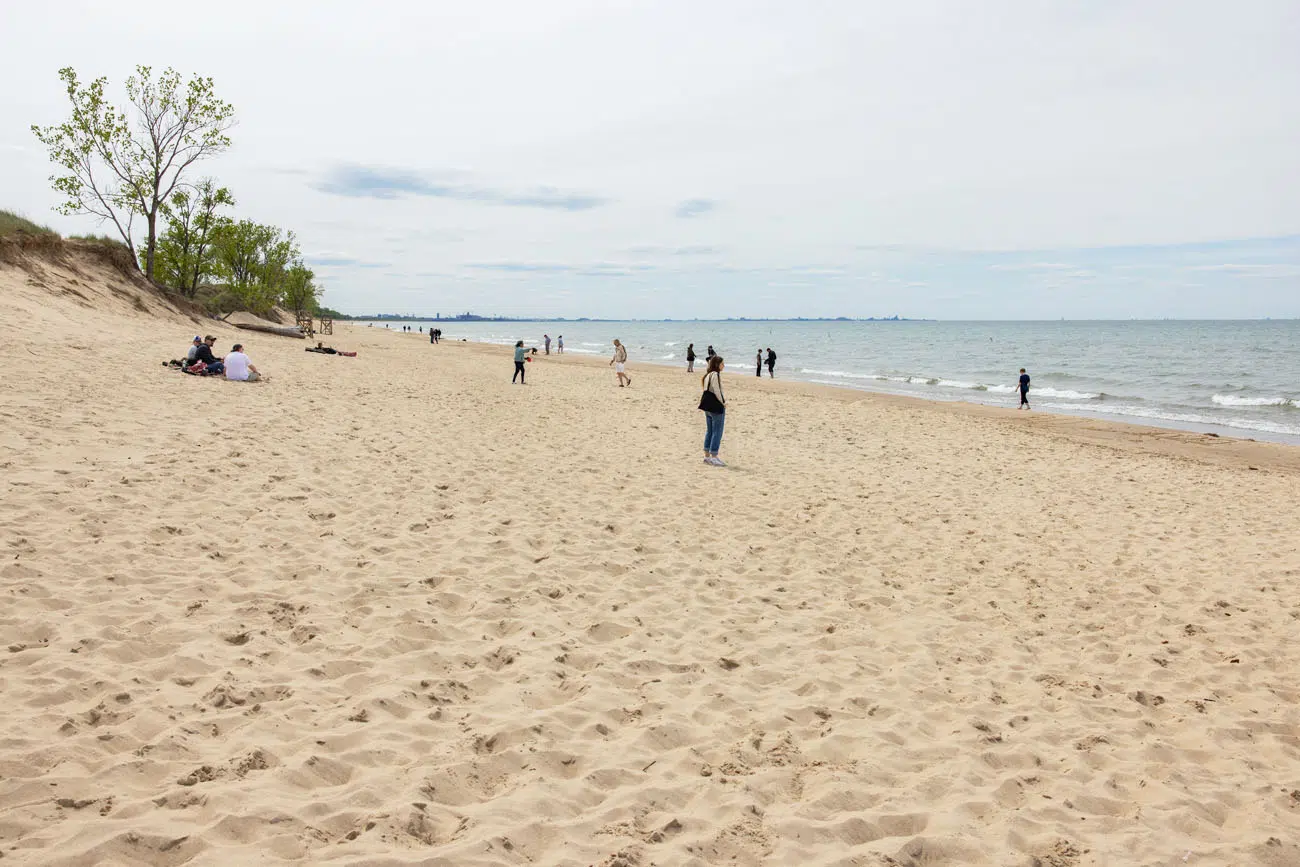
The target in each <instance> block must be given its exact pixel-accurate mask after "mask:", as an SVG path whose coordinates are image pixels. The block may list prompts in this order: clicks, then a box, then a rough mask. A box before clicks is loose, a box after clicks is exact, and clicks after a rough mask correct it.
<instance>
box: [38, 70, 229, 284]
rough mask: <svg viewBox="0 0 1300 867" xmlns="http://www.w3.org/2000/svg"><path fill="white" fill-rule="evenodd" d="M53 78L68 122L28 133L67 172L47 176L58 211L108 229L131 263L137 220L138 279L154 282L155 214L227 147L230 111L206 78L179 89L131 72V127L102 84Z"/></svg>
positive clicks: (175, 83) (66, 74)
mask: <svg viewBox="0 0 1300 867" xmlns="http://www.w3.org/2000/svg"><path fill="white" fill-rule="evenodd" d="M59 78H61V79H62V80H63V83H64V85H65V86H66V87H67V92H68V100H69V101H70V102H71V103H72V117H71V118H69V119H68V120H67V121H65V122H63V123H61V124H59V125H57V126H47V127H39V126H32V132H33V133H35V135H36V137H37V138H38V139H40V141H41V143H42V144H43V145H45V147H46V149H47V150H48V151H49V154H50V159H51V160H52V161H53V162H55V163H56V164H58V165H59V166H60V167H61V168H62V169H63V170H64V171H65V172H66V174H63V175H51V176H50V182H51V183H52V184H53V186H54V189H55V190H56V191H58V192H60V193H62V194H63V195H64V196H66V197H67V199H66V200H65V201H64V202H63V203H62V204H61V205H59V206H58V207H57V208H56V210H57V211H59V213H62V214H70V215H71V214H90V215H92V216H96V217H99V218H100V220H101V221H111V222H112V223H113V225H114V226H116V227H117V231H118V233H119V234H120V235H121V236H122V240H123V241H125V242H126V246H127V247H128V248H129V249H130V250H131V253H132V255H133V256H135V257H136V258H137V259H139V258H140V255H139V252H138V251H137V250H136V246H135V240H134V237H133V235H132V229H133V224H134V221H135V218H136V217H142V218H143V219H144V221H145V225H146V240H145V249H144V256H143V258H144V272H145V276H146V277H148V278H149V279H151V280H152V279H153V274H154V257H155V253H156V251H157V226H158V214H159V212H160V211H161V209H162V207H163V204H164V203H166V202H167V201H169V200H170V199H171V197H172V194H173V193H175V192H176V191H177V190H178V189H180V188H181V186H182V183H183V178H184V177H185V173H186V172H187V171H188V170H189V169H190V167H191V166H193V165H194V164H195V163H196V162H198V161H199V160H202V159H205V158H207V157H210V156H214V155H216V154H219V153H221V152H223V151H224V150H226V148H228V147H230V138H229V137H228V136H227V135H226V131H227V130H228V129H230V128H231V127H232V126H234V123H235V109H234V107H233V106H231V105H230V103H228V102H223V101H221V100H220V99H218V98H217V97H216V95H215V94H214V93H213V87H212V79H211V78H199V77H197V76H196V77H194V78H192V79H190V80H189V81H188V82H186V83H185V84H184V86H182V82H181V77H180V75H179V74H178V73H177V72H176V71H175V70H173V69H171V68H168V69H167V70H166V71H164V72H163V74H162V75H161V76H159V78H158V80H157V81H156V82H155V81H154V79H153V70H152V69H151V68H150V67H148V66H137V67H136V74H135V75H133V76H131V77H129V78H128V79H127V80H126V93H127V98H128V100H129V101H130V103H131V106H132V107H133V109H134V118H133V120H134V124H132V123H131V120H132V119H130V118H128V117H127V112H126V111H122V110H118V109H116V108H114V107H113V106H112V105H111V104H110V103H108V102H107V101H106V100H105V98H104V86H105V85H106V84H107V82H108V80H107V79H106V78H102V77H101V78H97V79H95V80H94V81H93V82H91V83H90V84H88V85H84V86H83V85H82V84H81V82H80V81H78V79H77V73H76V71H75V70H74V69H73V68H72V67H70V66H67V67H64V68H63V69H60V70H59Z"/></svg>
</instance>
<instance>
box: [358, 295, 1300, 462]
mask: <svg viewBox="0 0 1300 867" xmlns="http://www.w3.org/2000/svg"><path fill="white" fill-rule="evenodd" d="M360 324H363V325H364V324H365V323H360ZM403 324H406V325H410V326H411V327H412V329H415V328H420V327H424V328H426V329H427V328H428V326H429V323H427V322H410V323H401V324H398V323H374V326H375V327H377V328H382V327H384V326H385V325H388V327H389V328H390V329H392V330H400V328H401V325H403ZM434 324H435V325H437V326H438V327H440V328H442V330H443V333H444V339H447V340H459V339H466V340H471V341H476V342H485V343H497V344H501V345H507V346H508V345H513V344H514V342H515V341H516V340H520V339H522V340H524V341H525V343H526V344H527V345H528V346H533V345H537V346H540V345H541V341H542V335H543V334H544V333H548V334H550V335H551V337H552V339H555V338H557V337H559V336H560V335H561V334H562V335H564V343H565V351H566V352H572V353H578V354H589V355H597V356H606V355H609V354H610V353H611V351H612V348H611V346H610V341H611V340H612V339H613V338H615V337H617V338H619V339H620V340H622V341H623V343H624V344H626V345H627V347H628V360H629V362H630V363H631V364H632V365H635V364H647V363H649V364H667V365H683V366H684V364H685V357H686V345H687V344H688V343H692V342H693V343H694V344H695V351H696V354H697V355H698V356H699V357H700V358H701V359H702V358H703V357H704V354H705V349H706V347H707V346H709V345H710V344H712V345H713V347H714V348H715V349H716V350H717V351H718V352H719V353H720V354H722V355H723V356H724V357H725V358H726V360H727V371H728V373H729V374H731V375H732V376H737V375H753V369H754V352H755V350H756V349H757V348H759V347H762V348H764V349H766V348H767V347H769V346H770V347H772V348H773V349H775V350H776V352H777V356H778V360H777V369H776V373H777V376H778V377H784V378H789V379H800V380H805V381H808V382H817V383H822V384H827V385H836V386H841V387H844V388H858V389H865V390H869V391H882V392H889V393H894V394H907V395H914V396H917V397H924V398H929V399H933V400H965V401H972V402H977V403H987V404H996V405H1001V406H1015V405H1016V403H1017V402H1018V399H1017V397H1016V394H1015V383H1016V380H1017V378H1018V376H1019V369H1020V368H1021V367H1024V368H1026V369H1027V370H1028V371H1029V374H1030V376H1031V377H1032V379H1033V385H1032V389H1031V391H1030V401H1031V402H1032V404H1033V407H1034V409H1035V410H1037V411H1044V410H1045V411H1048V412H1059V413H1069V414H1071V415H1080V416H1092V417H1105V418H1113V419H1116V420H1121V421H1131V422H1136V423H1142V424H1152V425H1157V426H1163V427H1173V428H1179V429H1186V430H1195V431H1205V432H1214V433H1220V434H1222V435H1225V436H1240V437H1253V438H1256V439H1268V440H1274V441H1280V442H1289V443H1300V320H1277V321H1259V320H1251V321H1223V322H1185V321H1160V322H1136V321H1135V322H736V321H726V322H707V321H688V322H438V323H434ZM699 367H700V364H699V363H697V369H698V368H699Z"/></svg>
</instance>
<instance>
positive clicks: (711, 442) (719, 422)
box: [704, 412, 727, 455]
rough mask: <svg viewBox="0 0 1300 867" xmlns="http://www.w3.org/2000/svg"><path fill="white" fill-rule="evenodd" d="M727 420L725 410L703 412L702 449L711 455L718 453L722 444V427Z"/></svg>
mask: <svg viewBox="0 0 1300 867" xmlns="http://www.w3.org/2000/svg"><path fill="white" fill-rule="evenodd" d="M726 421H727V414H726V413H725V412H706V413H705V414H704V424H705V429H704V450H705V451H706V452H708V453H709V454H711V455H716V454H717V453H718V447H719V446H720V445H722V427H723V425H724V424H725V423H726Z"/></svg>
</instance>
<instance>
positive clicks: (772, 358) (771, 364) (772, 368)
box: [767, 346, 776, 379]
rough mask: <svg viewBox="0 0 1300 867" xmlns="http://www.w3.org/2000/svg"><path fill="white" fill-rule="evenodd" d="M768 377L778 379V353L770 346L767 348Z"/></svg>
mask: <svg viewBox="0 0 1300 867" xmlns="http://www.w3.org/2000/svg"><path fill="white" fill-rule="evenodd" d="M767 378H768V379H776V353H775V352H773V351H772V347H770V346H769V347H768V348H767Z"/></svg>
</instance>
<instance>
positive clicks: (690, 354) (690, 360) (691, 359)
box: [194, 337, 695, 373]
mask: <svg viewBox="0 0 1300 867" xmlns="http://www.w3.org/2000/svg"><path fill="white" fill-rule="evenodd" d="M194 339H195V340H198V338H197V337H196V338H194ZM686 372H687V373H694V372H695V344H694V343H688V344H686Z"/></svg>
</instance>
